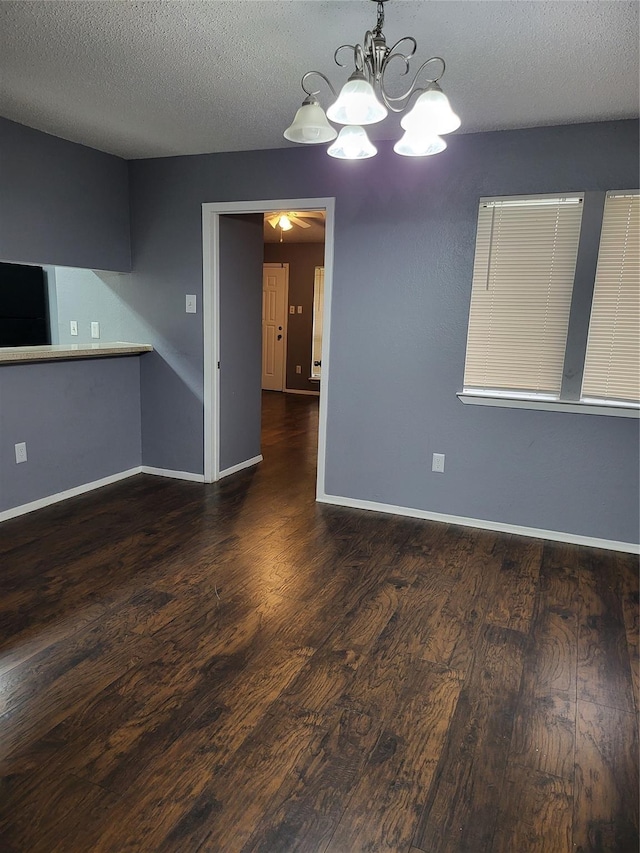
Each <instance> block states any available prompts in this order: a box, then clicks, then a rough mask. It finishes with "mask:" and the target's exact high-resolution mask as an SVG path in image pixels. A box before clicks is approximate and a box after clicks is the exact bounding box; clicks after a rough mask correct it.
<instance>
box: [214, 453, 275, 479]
mask: <svg viewBox="0 0 640 853" xmlns="http://www.w3.org/2000/svg"><path fill="white" fill-rule="evenodd" d="M259 462H262V454H260V455H259V456H254V457H253V458H252V459H245V460H244V462H238V464H237V465H232V466H231V467H230V468H225V469H224V471H220V473H219V474H218V479H219V480H221V479H222V478H223V477H228V476H229V475H230V474H236V473H237V472H238V471H242V470H244V469H245V468H251V467H252V466H253V465H257V464H258V463H259ZM202 482H204V477H203V480H202Z"/></svg>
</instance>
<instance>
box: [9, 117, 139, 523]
mask: <svg viewBox="0 0 640 853" xmlns="http://www.w3.org/2000/svg"><path fill="white" fill-rule="evenodd" d="M128 181H129V177H128V167H127V163H126V161H124V160H121V159H120V158H118V157H113V156H111V155H110V154H104V153H102V152H100V151H94V150H93V149H91V148H87V147H85V146H83V145H76V144H75V143H72V142H67V141H65V140H63V139H58V138H56V137H55V136H50V135H48V134H45V133H40V132H39V131H36V130H32V129H31V128H28V127H24V126H22V125H19V124H16V123H14V122H11V121H8V120H6V119H3V118H0V258H1V259H3V260H8V261H16V262H32V263H38V264H45V265H46V264H49V265H51V264H60V265H68V266H70V267H88V268H92V269H109V270H128V269H130V268H131V247H130V230H129V186H128ZM79 275H82V274H81V273H79ZM91 275H92V274H91ZM52 278H53V277H52ZM50 290H55V285H54V284H53V281H52V280H51V281H50ZM95 295H96V294H95V291H94V292H93V293H91V295H89V292H88V291H87V292H86V293H84V294H83V296H84V297H85V298H84V302H85V305H86V307H87V310H90V308H89V303H93V300H94V298H95ZM53 307H54V306H52V308H53ZM97 307H98V305H95V306H94V305H93V304H92V305H91V308H97ZM57 313H58V312H57V303H56V305H55V310H52V311H51V316H52V319H53V322H54V323H56V324H57V322H58V320H59V317H58V318H56V315H57ZM93 319H100V318H97V317H93ZM67 329H68V324H67ZM55 331H56V334H55V335H54V341H55V340H56V339H57V338H58V334H57V332H58V326H57V325H56V329H55ZM105 333H107V329H105ZM136 337H137V336H136ZM102 339H103V340H105V339H106V337H105V334H103V335H102ZM74 340H75V341H80V340H82V338H81V337H80V336H79V337H78V338H77V339H74ZM139 375H140V358H139V357H135V358H129V359H108V360H93V361H78V362H58V363H55V364H37V365H14V366H12V367H8V366H1V367H0V510H3V509H8V508H11V507H14V506H19V505H21V504H23V503H27V502H30V501H33V500H37V499H39V498H43V497H46V496H48V495H52V494H56V493H57V492H61V491H64V490H65V489H69V488H72V487H74V486H78V485H81V484H83V483H87V482H91V481H93V480H96V479H100V478H102V477H106V476H108V475H111V474H115V473H118V472H120V471H123V470H127V469H129V468H131V467H137V466H138V465H140V458H141V457H140V379H139ZM18 441H26V442H27V451H28V457H29V459H28V462H27V463H25V464H21V465H16V462H15V457H14V444H15V443H16V442H18Z"/></svg>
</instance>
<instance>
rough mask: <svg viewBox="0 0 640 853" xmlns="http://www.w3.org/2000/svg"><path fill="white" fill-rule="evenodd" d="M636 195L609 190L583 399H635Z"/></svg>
mask: <svg viewBox="0 0 640 853" xmlns="http://www.w3.org/2000/svg"><path fill="white" fill-rule="evenodd" d="M639 234H640V195H631V194H628V195H624V194H621V193H617V194H614V193H608V195H607V200H606V202H605V206H604V216H603V219H602V234H601V236H600V251H599V253H598V268H597V270H596V283H595V289H594V292H593V306H592V309H591V321H590V323H589V338H588V341H587V355H586V359H585V365H584V379H583V384H582V397H583V399H585V398H586V399H593V400H620V401H623V402H626V403H630V402H637V401H638V400H639V399H640V251H639V246H638V243H639V240H638V235H639Z"/></svg>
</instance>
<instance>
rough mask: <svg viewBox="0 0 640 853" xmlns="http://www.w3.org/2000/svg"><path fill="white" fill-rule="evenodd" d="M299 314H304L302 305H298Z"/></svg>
mask: <svg viewBox="0 0 640 853" xmlns="http://www.w3.org/2000/svg"><path fill="white" fill-rule="evenodd" d="M298 314H302V305H298Z"/></svg>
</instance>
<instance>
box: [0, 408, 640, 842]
mask: <svg viewBox="0 0 640 853" xmlns="http://www.w3.org/2000/svg"><path fill="white" fill-rule="evenodd" d="M264 420H265V429H264V436H263V453H264V457H265V461H264V463H263V464H262V465H260V466H258V467H256V468H254V469H251V470H248V471H245V472H241V473H240V474H237V475H235V476H233V477H229V478H228V479H226V480H224V481H222V482H221V483H219V484H216V485H211V486H203V485H200V484H196V483H187V482H178V481H171V480H165V479H161V478H158V477H151V476H139V477H137V478H135V479H131V480H128V481H125V482H122V483H119V484H117V485H114V486H110V487H107V488H104V489H101V490H99V491H97V492H94V493H91V494H89V495H86V496H83V497H81V498H77V499H73V500H69V501H66V502H65V503H62V504H58V505H57V506H54V507H51V508H48V509H46V510H41V511H39V512H37V513H33V514H31V515H27V516H24V517H22V518H19V519H14V520H13V521H10V522H6V523H5V524H3V525H2V526H1V527H0V541H1V545H0V564H1V568H0V625H1V632H0V640H1V645H0V714H1V716H0V768H1V769H0V773H1V778H0V851H2V853H10V851H12V852H15V851H20V853H53V851H61V853H62V852H64V853H76V851H83V852H84V851H114V853H115V851H117V853H121V851H159V853H169V851H179V852H180V853H196V851H198V853H212V851H225V853H227V851H229V853H231V852H232V851H265V853H278V851H294V850H295V851H303V853H307V851H332V853H352V851H369V853H371V852H372V851H399V853H421V851H424V853H435V851H469V853H482V851H495V853H529V851H540V853H565V851H566V853H586V851H593V853H595V852H596V851H598V852H599V853H609V851H624V853H627V851H628V852H629V853H631V851H634V853H635V851H637V849H638V761H637V755H638V727H637V712H638V564H637V558H635V557H632V556H629V555H624V554H617V553H614V552H606V551H596V550H590V549H586V548H579V547H574V546H569V545H563V544H558V543H551V542H542V541H539V540H534V539H526V538H520V537H517V536H511V535H503V534H498V533H491V532H485V531H479V530H473V529H470V528H463V527H454V526H446V525H443V524H435V523H429V522H423V521H417V520H411V519H403V518H399V517H392V516H385V515H379V514H374V513H367V512H359V511H352V510H346V509H341V508H336V507H329V506H322V505H318V504H316V503H315V500H314V474H315V471H314V464H315V449H316V440H317V407H316V401H315V399H313V398H308V397H292V396H284V395H280V394H273V393H267V394H265V403H264Z"/></svg>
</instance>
